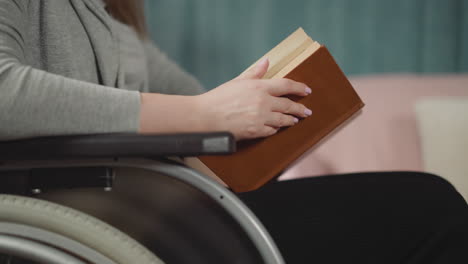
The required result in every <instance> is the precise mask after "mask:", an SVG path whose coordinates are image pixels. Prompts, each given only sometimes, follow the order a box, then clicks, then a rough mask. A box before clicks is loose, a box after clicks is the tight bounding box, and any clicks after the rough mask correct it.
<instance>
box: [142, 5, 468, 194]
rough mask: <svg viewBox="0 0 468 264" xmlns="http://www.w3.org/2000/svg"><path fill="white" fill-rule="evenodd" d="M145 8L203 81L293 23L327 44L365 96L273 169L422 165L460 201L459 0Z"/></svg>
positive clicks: (463, 73) (162, 41)
mask: <svg viewBox="0 0 468 264" xmlns="http://www.w3.org/2000/svg"><path fill="white" fill-rule="evenodd" d="M146 13H147V18H148V24H149V28H150V32H151V36H152V38H153V39H154V40H155V41H156V43H157V44H158V45H159V46H160V47H161V49H162V50H163V51H165V52H166V53H167V54H168V55H169V56H170V57H171V58H173V59H174V60H175V61H177V62H178V63H179V64H180V65H182V67H183V68H185V69H186V70H188V71H189V72H190V73H192V74H193V75H195V76H196V77H197V78H198V79H199V80H200V81H201V82H202V83H203V84H204V85H205V87H206V88H208V89H211V88H214V87H216V86H217V85H219V84H221V83H223V82H225V81H227V80H230V79H231V78H233V77H235V76H236V75H238V74H239V73H240V72H242V71H243V70H244V69H245V68H247V67H248V66H250V65H251V64H252V63H253V62H254V61H256V60H257V59H258V58H259V57H261V56H262V55H263V54H265V53H266V52H267V51H268V50H270V49H271V48H272V47H274V46H275V45H276V44H278V43H279V42H280V41H281V40H283V39H284V38H285V37H286V36H288V35H289V34H290V33H292V32H293V31H294V30H295V29H296V28H298V27H303V28H304V29H305V31H306V32H307V33H308V34H309V35H310V36H311V37H312V38H313V39H315V40H317V41H318V42H320V43H322V44H325V45H326V46H327V47H328V48H329V50H330V51H331V53H332V54H333V56H334V57H335V59H336V61H337V62H338V64H339V65H340V66H341V68H342V69H343V71H344V72H345V74H346V75H348V77H350V81H351V83H352V84H353V86H354V88H355V89H356V91H357V92H358V94H359V95H360V96H361V98H362V99H363V101H364V102H365V104H366V106H365V107H364V110H363V112H362V114H361V115H359V116H358V117H357V118H356V119H355V120H353V122H350V123H349V124H347V125H346V127H344V128H343V129H340V130H339V131H338V132H337V133H335V134H334V135H333V136H332V137H329V138H328V139H326V140H325V141H324V142H323V143H322V144H320V145H319V146H317V147H315V148H313V149H312V150H310V151H309V152H308V153H306V154H304V155H303V157H302V158H301V159H300V160H298V161H297V162H295V163H294V164H293V165H292V166H291V167H290V168H289V169H288V170H287V171H286V172H285V173H284V174H283V175H282V176H281V178H280V179H292V178H300V177H310V176H317V175H326V174H338V173H352V172H363V171H364V172H365V171H401V170H405V171H408V170H409V171H425V172H430V173H435V174H438V175H441V176H442V177H444V178H445V179H447V180H449V181H450V182H451V183H452V184H454V185H455V187H456V188H457V189H458V190H459V191H460V192H461V193H462V194H463V195H464V197H465V199H467V200H468V74H467V72H468V0H391V1H389V0H146ZM314 89H326V87H312V90H314ZM311 96H313V93H312V95H311ZM310 118H313V116H312V117H310Z"/></svg>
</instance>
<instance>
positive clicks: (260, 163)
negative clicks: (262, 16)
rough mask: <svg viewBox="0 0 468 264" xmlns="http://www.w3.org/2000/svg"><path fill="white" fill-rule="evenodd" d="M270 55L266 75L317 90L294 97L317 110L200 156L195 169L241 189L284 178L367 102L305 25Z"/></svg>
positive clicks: (268, 54)
mask: <svg viewBox="0 0 468 264" xmlns="http://www.w3.org/2000/svg"><path fill="white" fill-rule="evenodd" d="M264 57H267V58H268V59H269V60H270V67H269V69H268V72H267V73H266V74H265V77H264V78H288V79H292V80H295V81H298V82H302V83H305V84H307V85H308V86H309V87H311V88H312V94H310V95H308V96H306V97H299V96H288V98H290V99H292V100H294V101H297V102H299V103H302V104H304V105H305V106H306V107H308V108H310V109H312V111H313V115H312V116H310V117H307V118H305V119H303V120H300V121H299V123H298V124H296V125H294V126H292V127H288V128H283V129H281V130H280V131H279V132H278V133H276V134H275V135H273V136H270V137H267V138H262V139H254V140H247V141H240V142H238V143H237V152H236V153H234V154H231V155H227V156H203V157H199V159H200V161H201V162H202V163H203V164H198V165H197V164H195V167H198V168H200V167H203V169H202V170H204V172H206V171H207V170H209V171H210V172H209V173H210V174H212V175H216V176H217V177H218V178H220V179H221V180H222V181H223V182H224V183H225V184H227V185H228V186H229V187H230V188H231V189H233V190H234V191H236V192H245V191H251V190H254V189H257V188H259V187H260V186H262V185H264V184H265V183H267V182H268V181H270V180H271V179H273V178H275V177H276V176H278V175H279V174H280V173H281V172H282V171H283V170H284V169H285V168H287V167H288V166H289V165H290V164H291V163H292V162H293V161H295V160H296V159H298V158H299V157H300V156H301V155H302V154H303V153H304V152H306V151H307V150H309V149H310V148H311V147H313V146H314V145H316V144H317V143H318V142H319V141H320V140H321V139H322V138H324V137H325V136H326V135H327V134H329V133H330V132H332V131H333V130H334V129H335V128H337V127H338V126H339V125H341V124H342V123H343V122H344V121H346V120H347V119H349V118H350V117H351V116H353V114H355V113H356V112H358V111H359V110H360V109H361V108H362V107H363V106H364V103H363V102H362V100H361V99H360V98H359V96H358V95H357V93H356V92H355V91H354V89H353V87H352V86H351V84H350V83H349V81H348V79H347V78H346V77H345V75H344V74H343V72H342V71H341V70H340V68H339V66H338V65H337V64H336V62H335V60H334V59H333V57H332V56H331V55H330V53H329V52H328V50H327V48H326V47H325V46H322V45H320V44H319V43H318V42H317V41H314V40H312V39H311V38H310V37H309V36H308V35H307V34H306V33H305V32H304V30H303V29H302V28H299V29H298V30H296V31H295V32H294V33H293V34H291V35H290V36H289V37H287V38H286V39H285V40H283V41H282V42H281V43H280V44H278V45H277V46H276V47H274V48H273V49H272V50H271V51H269V52H268V53H267V54H266V55H265V56H263V57H262V58H264ZM262 58H261V59H262ZM254 65H255V64H254ZM254 65H252V66H251V67H253V66H254ZM192 162H193V161H192ZM195 163H196V162H195Z"/></svg>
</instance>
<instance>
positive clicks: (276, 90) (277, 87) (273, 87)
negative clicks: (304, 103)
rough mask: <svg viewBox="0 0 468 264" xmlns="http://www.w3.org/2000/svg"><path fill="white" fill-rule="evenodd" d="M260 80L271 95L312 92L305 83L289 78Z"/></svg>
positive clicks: (306, 93) (300, 94)
mask: <svg viewBox="0 0 468 264" xmlns="http://www.w3.org/2000/svg"><path fill="white" fill-rule="evenodd" d="M262 81H263V82H265V84H266V87H267V91H268V93H269V94H270V95H273V96H283V95H288V94H294V95H299V96H306V95H308V94H310V93H312V90H311V89H310V88H309V87H307V85H305V84H303V83H300V82H296V81H293V80H289V79H270V80H262Z"/></svg>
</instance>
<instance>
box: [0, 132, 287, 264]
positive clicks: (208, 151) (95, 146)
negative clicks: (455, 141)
mask: <svg viewBox="0 0 468 264" xmlns="http://www.w3.org/2000/svg"><path fill="white" fill-rule="evenodd" d="M233 151H235V140H234V138H233V136H232V135H231V134H230V133H224V132H219V133H189V134H165V135H134V134H101V135H82V136H57V137H42V138H32V139H23V140H14V141H6V142H0V263H9V264H15V263H18V264H24V263H50V264H64V263H67V264H68V263H70V264H75V263H76V264H82V263H99V264H101V263H102V264H133V263H135V264H146V263H155V264H159V263H164V262H163V261H162V259H163V260H164V261H166V262H167V263H168V264H172V263H175V264H177V263H266V264H282V263H284V260H283V258H282V256H281V253H280V252H279V250H278V248H277V246H276V244H275V242H274V241H273V240H272V238H271V236H270V235H269V233H268V232H267V230H266V229H265V227H264V226H263V225H262V223H261V222H260V221H259V220H258V219H257V217H256V216H255V215H254V214H253V213H252V211H251V210H250V209H249V208H248V207H247V206H246V205H244V204H243V203H242V201H241V200H239V198H237V196H236V195H234V194H233V193H232V192H231V191H230V190H229V189H228V188H226V187H225V186H223V185H221V184H220V183H218V182H217V181H215V180H214V179H212V178H210V177H208V176H206V175H204V174H202V173H200V172H198V171H196V170H194V169H191V168H189V167H187V166H186V165H185V164H184V163H182V162H177V161H175V160H172V159H169V158H167V157H182V158H183V157H192V156H199V155H225V154H229V153H232V152H233ZM128 169H131V170H137V171H141V172H144V173H147V174H151V177H152V180H154V181H156V182H157V186H155V190H154V191H153V192H152V195H154V198H155V199H156V200H158V201H160V202H158V203H157V205H156V206H154V207H152V213H153V215H155V217H153V218H152V219H151V221H152V222H151V224H152V226H154V230H152V231H151V232H148V234H147V237H145V238H144V239H141V238H138V239H137V238H132V237H131V235H129V234H126V233H125V232H124V231H123V230H119V228H118V227H116V226H115V225H114V226H111V225H110V224H108V223H106V222H105V221H103V220H100V219H98V218H96V217H93V216H91V215H89V214H87V213H85V212H82V211H80V210H79V209H76V208H75V209H73V208H71V207H69V206H66V205H64V204H59V203H56V202H50V201H48V200H47V199H43V198H42V197H43V196H44V195H45V197H47V193H53V192H54V191H56V190H60V191H62V192H68V191H72V190H78V189H79V190H81V189H94V190H98V191H100V192H103V193H112V192H113V187H114V185H115V183H116V182H118V181H119V173H118V172H119V171H121V170H128ZM85 198H86V197H85V195H83V196H78V200H81V199H83V203H92V201H90V200H89V199H92V198H89V197H87V198H86V199H85ZM135 206H137V205H135ZM113 207H115V208H118V207H119V204H113ZM130 217H131V216H130ZM135 221H136V222H138V221H139V219H135ZM145 235H146V234H145ZM158 256H159V257H158Z"/></svg>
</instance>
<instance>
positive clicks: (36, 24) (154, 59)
mask: <svg viewBox="0 0 468 264" xmlns="http://www.w3.org/2000/svg"><path fill="white" fill-rule="evenodd" d="M119 45H120V44H119V37H118V35H117V32H116V30H115V23H112V20H111V18H110V17H109V15H108V14H107V13H106V12H105V10H104V9H103V7H102V6H101V5H100V4H99V2H96V1H94V0H68V1H64V0H41V1H38V0H0V140H11V139H18V138H25V137H34V136H49V135H65V134H90V133H107V132H136V131H137V129H138V125H139V109H140V95H139V92H143V91H149V92H158V93H166V94H186V95H193V94H200V93H202V92H203V89H202V88H201V86H200V85H199V84H198V82H197V81H196V80H195V79H194V78H192V77H191V76H190V75H188V74H187V73H185V72H184V71H182V70H181V69H180V68H179V67H178V66H177V65H175V64H174V63H173V62H171V61H170V60H169V59H168V58H167V57H166V56H165V55H164V54H163V53H161V52H160V51H159V50H158V49H157V47H155V46H154V45H153V44H152V43H150V42H149V41H143V42H142V45H141V46H140V47H141V50H142V52H144V55H145V57H146V65H147V73H148V74H146V75H145V76H146V78H147V80H144V81H143V83H145V85H144V86H125V80H124V76H125V75H124V74H123V69H122V67H121V65H122V62H121V61H120V58H121V56H119ZM162 125H163V124H162Z"/></svg>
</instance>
